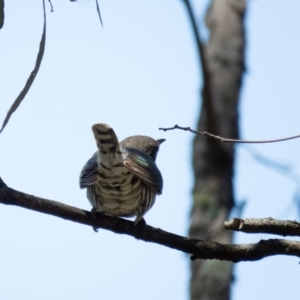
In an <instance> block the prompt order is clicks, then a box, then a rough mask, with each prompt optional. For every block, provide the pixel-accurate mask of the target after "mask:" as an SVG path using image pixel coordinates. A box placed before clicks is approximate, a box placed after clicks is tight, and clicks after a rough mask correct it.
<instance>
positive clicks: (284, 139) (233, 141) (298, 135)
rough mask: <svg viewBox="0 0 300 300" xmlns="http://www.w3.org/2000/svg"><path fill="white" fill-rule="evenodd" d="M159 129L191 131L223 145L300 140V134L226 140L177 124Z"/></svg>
mask: <svg viewBox="0 0 300 300" xmlns="http://www.w3.org/2000/svg"><path fill="white" fill-rule="evenodd" d="M158 129H159V130H163V131H168V130H174V129H181V130H184V131H190V132H192V133H195V134H198V135H206V136H209V137H212V138H214V139H217V140H220V141H221V142H222V143H244V144H266V143H277V142H283V141H289V140H293V139H298V138H300V134H297V135H293V136H289V137H285V138H280V139H274V140H236V139H229V138H224V137H222V136H219V135H215V134H212V133H209V132H207V131H196V130H193V129H191V128H190V127H181V126H179V125H177V124H176V125H174V126H173V127H169V128H158Z"/></svg>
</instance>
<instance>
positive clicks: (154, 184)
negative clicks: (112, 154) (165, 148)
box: [123, 147, 163, 194]
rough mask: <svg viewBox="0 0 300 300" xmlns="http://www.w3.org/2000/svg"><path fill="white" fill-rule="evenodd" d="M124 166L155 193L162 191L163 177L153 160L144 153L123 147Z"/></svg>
mask: <svg viewBox="0 0 300 300" xmlns="http://www.w3.org/2000/svg"><path fill="white" fill-rule="evenodd" d="M123 150H125V151H124V166H125V167H126V168H127V169H129V170H130V171H131V172H132V173H133V174H135V175H136V176H137V177H139V178H140V179H141V180H142V181H143V182H144V183H146V184H147V185H148V186H149V187H150V188H152V189H153V190H154V191H155V193H156V194H161V193H162V188H163V179H162V176H161V173H160V171H159V169H158V168H157V166H156V164H155V161H154V160H153V159H152V158H151V157H150V156H149V155H147V154H146V153H144V152H142V151H140V150H137V149H133V148H127V147H123Z"/></svg>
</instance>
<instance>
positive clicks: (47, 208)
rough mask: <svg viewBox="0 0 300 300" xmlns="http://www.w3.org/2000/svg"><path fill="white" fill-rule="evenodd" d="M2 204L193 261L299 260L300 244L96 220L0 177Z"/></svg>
mask: <svg viewBox="0 0 300 300" xmlns="http://www.w3.org/2000/svg"><path fill="white" fill-rule="evenodd" d="M0 203H3V204H7V205H16V206H20V207H24V208H27V209H31V210H35V211H38V212H41V213H45V214H50V215H53V216H56V217H59V218H62V219H65V220H69V221H73V222H76V223H81V224H84V225H89V226H95V227H98V228H102V229H106V230H110V231H113V232H115V233H119V234H127V235H130V236H132V237H134V238H136V239H140V240H143V241H145V242H152V243H156V244H160V245H163V246H166V247H169V248H172V249H176V250H179V251H182V252H185V253H189V254H191V255H192V257H191V259H192V260H194V259H219V260H228V261H233V262H240V261H255V260H259V259H262V258H264V257H267V256H273V255H280V254H281V255H291V256H297V257H300V242H297V241H288V240H279V239H270V240H261V241H260V242H258V243H257V244H236V245H229V244H220V243H217V242H213V241H202V240H197V239H190V238H187V237H183V236H179V235H176V234H173V233H170V232H166V231H163V230H161V229H159V228H154V227H151V226H149V225H146V226H145V225H143V224H138V225H137V226H134V225H133V222H131V221H127V220H123V219H120V218H112V217H109V216H99V217H98V216H97V218H96V219H93V217H92V214H91V213H90V212H88V211H85V210H82V209H78V208H76V207H72V206H69V205H66V204H63V203H60V202H56V201H52V200H47V199H42V198H38V197H35V196H32V195H28V194H25V193H22V192H19V191H16V190H13V189H11V188H9V187H7V186H6V184H5V183H4V182H3V181H2V179H1V178H0Z"/></svg>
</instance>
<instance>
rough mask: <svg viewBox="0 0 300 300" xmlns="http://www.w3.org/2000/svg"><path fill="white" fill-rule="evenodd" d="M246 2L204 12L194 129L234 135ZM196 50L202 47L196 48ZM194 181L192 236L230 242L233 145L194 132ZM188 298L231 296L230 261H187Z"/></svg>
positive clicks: (217, 1) (216, 0)
mask: <svg viewBox="0 0 300 300" xmlns="http://www.w3.org/2000/svg"><path fill="white" fill-rule="evenodd" d="M245 9H246V0H226V1H225V0H212V1H211V4H210V7H209V9H208V11H207V15H206V24H207V27H208V29H209V31H210V36H209V41H208V43H207V45H205V46H203V47H202V49H203V53H200V54H199V55H200V57H201V55H202V57H203V59H202V68H203V69H202V72H203V77H204V84H203V89H202V107H201V112H200V118H199V122H198V128H197V131H208V132H210V133H213V134H216V135H220V136H223V137H230V138H238V136H239V134H238V103H239V96H240V90H241V85H242V75H243V71H244V46H245V34H244V14H245ZM199 49H201V47H199ZM193 167H194V175H195V185H194V189H193V207H192V211H191V225H190V230H189V235H190V237H191V238H198V239H205V240H212V241H217V242H220V243H226V244H230V243H232V232H229V231H225V230H224V221H225V220H226V219H227V218H228V216H229V213H230V211H231V209H232V208H233V206H234V196H233V183H232V180H233V173H234V144H233V143H221V142H219V141H217V140H215V139H211V138H208V137H203V136H201V135H196V136H195V139H194V144H193ZM191 272H192V274H191V284H190V296H191V299H192V300H200V299H201V300H202V299H203V300H204V299H209V300H214V299H218V300H222V299H224V300H225V299H230V286H231V281H232V278H233V275H232V272H233V264H232V263H231V262H225V261H217V260H212V261H204V260H196V261H192V262H191Z"/></svg>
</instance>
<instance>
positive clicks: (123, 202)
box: [79, 123, 165, 225]
mask: <svg viewBox="0 0 300 300" xmlns="http://www.w3.org/2000/svg"><path fill="white" fill-rule="evenodd" d="M92 131H93V134H94V138H95V140H96V144H97V147H98V150H97V151H96V152H95V153H94V155H93V156H92V157H91V158H90V159H89V160H88V161H87V163H86V164H85V165H84V167H83V169H82V171H81V173H80V176H79V185H80V188H81V189H84V188H86V189H87V198H88V200H89V202H90V203H91V205H92V207H93V208H92V212H93V213H94V212H101V213H104V214H105V215H109V216H112V217H135V221H134V224H135V225H136V224H138V222H139V221H141V220H142V219H143V216H144V215H145V214H146V213H147V212H148V211H149V210H150V209H151V207H152V206H153V204H154V202H155V198H156V195H160V194H161V193H162V190H163V178H162V175H161V172H160V170H159V169H158V167H157V165H156V163H155V159H156V155H157V152H158V150H159V147H160V145H161V143H163V142H164V141H165V139H158V140H155V139H153V138H151V137H148V136H143V135H136V136H130V137H128V138H126V139H124V140H123V141H122V142H120V143H119V141H118V138H117V135H116V134H115V132H114V130H113V128H111V127H110V126H109V125H107V124H104V123H99V124H95V125H93V126H92ZM143 221H144V219H143Z"/></svg>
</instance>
